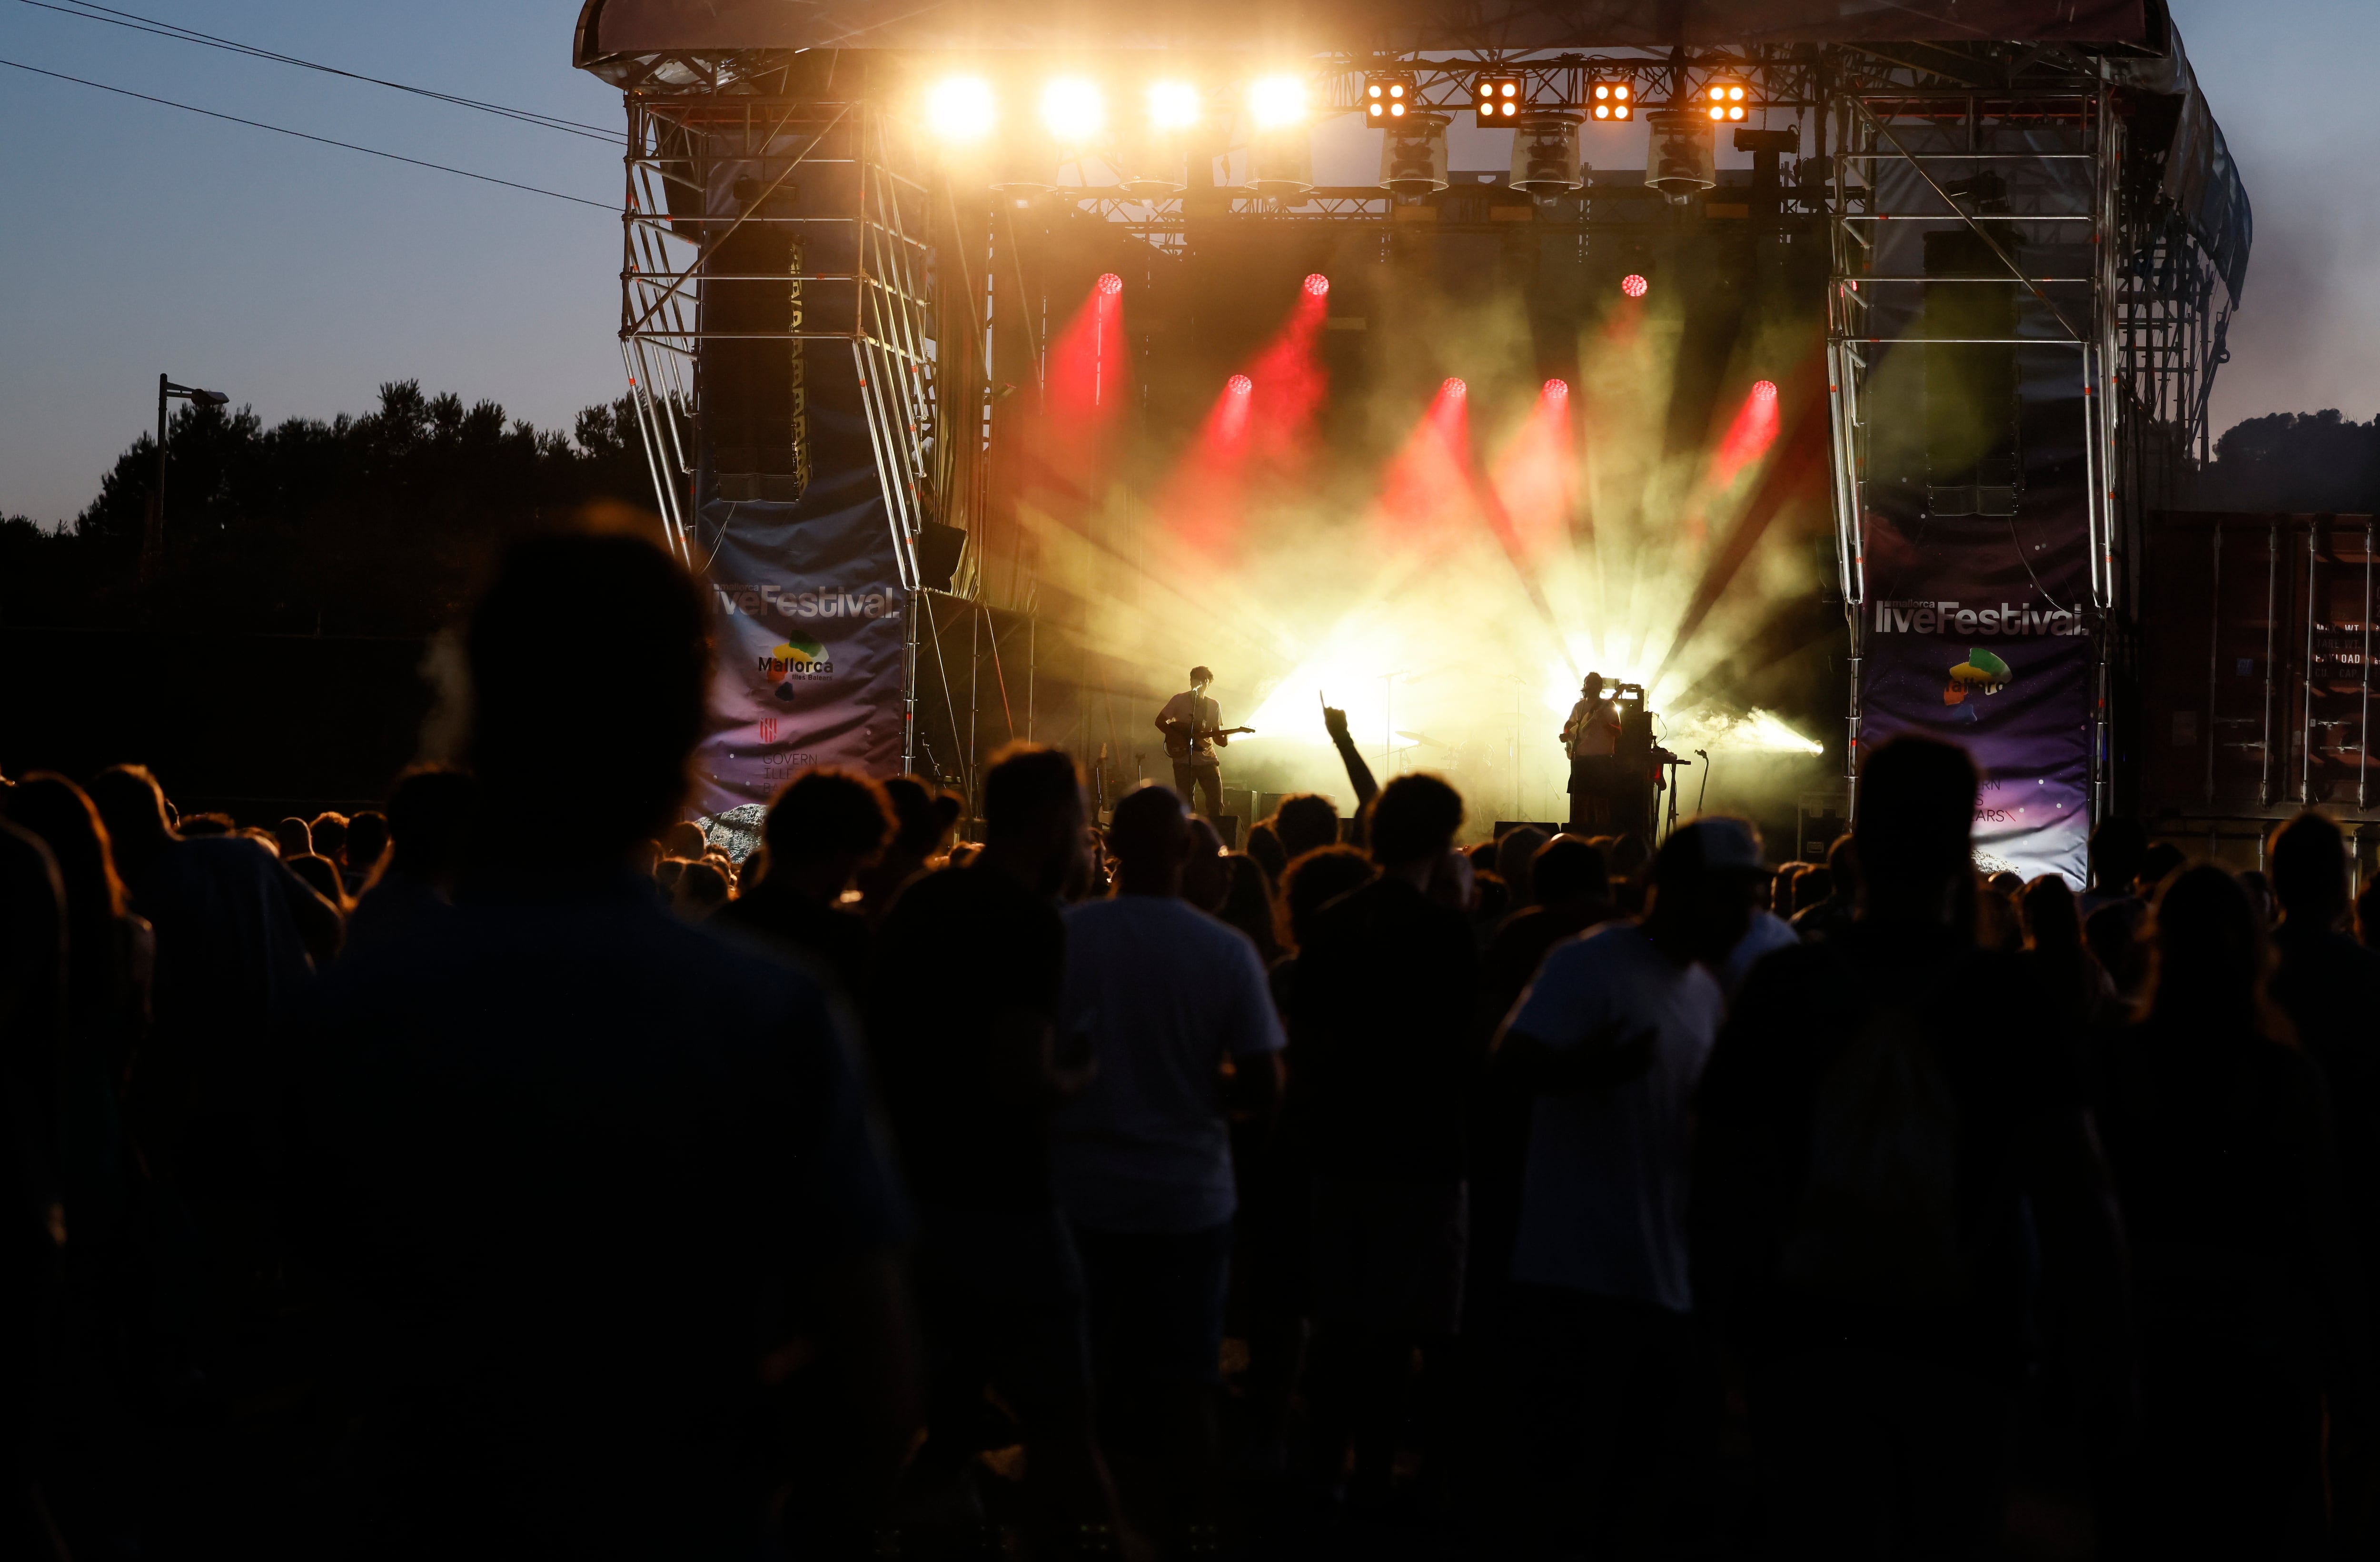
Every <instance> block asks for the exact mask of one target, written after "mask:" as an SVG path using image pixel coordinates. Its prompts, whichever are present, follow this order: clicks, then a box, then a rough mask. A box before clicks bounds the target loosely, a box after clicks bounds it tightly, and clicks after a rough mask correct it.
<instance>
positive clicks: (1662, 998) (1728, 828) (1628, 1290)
mask: <svg viewBox="0 0 2380 1562" xmlns="http://www.w3.org/2000/svg"><path fill="white" fill-rule="evenodd" d="M1767 877H1768V867H1767V862H1766V861H1765V860H1764V859H1763V856H1762V852H1761V847H1760V836H1759V834H1758V832H1757V831H1755V829H1754V828H1753V827H1752V825H1751V824H1748V823H1747V822H1745V821H1743V820H1742V819H1734V818H1729V817H1727V816H1725V815H1717V814H1713V815H1706V816H1704V817H1702V818H1698V819H1694V820H1691V821H1689V822H1687V823H1686V824H1681V825H1680V826H1679V827H1678V828H1677V829H1676V830H1675V831H1674V832H1672V833H1671V835H1670V838H1669V839H1668V840H1666V841H1664V842H1662V843H1661V848H1660V850H1659V852H1658V854H1656V856H1655V857H1654V859H1653V871H1652V897H1651V901H1650V903H1649V905H1648V906H1647V908H1646V909H1645V915H1644V916H1642V917H1639V918H1632V919H1627V920H1622V921H1612V922H1607V923H1605V924H1604V925H1603V926H1601V927H1599V928H1597V929H1596V930H1595V931H1594V932H1592V933H1588V934H1584V935H1582V936H1580V937H1578V938H1575V939H1573V940H1572V941H1570V942H1568V943H1566V944H1560V945H1557V946H1555V947H1554V948H1553V950H1552V951H1551V952H1550V953H1548V955H1547V956H1546V959H1545V964H1544V965H1543V966H1541V967H1540V968H1539V969H1538V971H1537V976H1536V981H1535V982H1532V983H1531V984H1530V986H1529V988H1528V990H1527V991H1526V992H1524V994H1523V995H1521V1001H1520V1003H1519V1005H1518V1006H1517V1007H1515V1008H1514V1009H1513V1011H1512V1016H1511V1018H1510V1019H1507V1020H1506V1021H1505V1022H1504V1027H1503V1030H1502V1031H1501V1033H1500V1035H1499V1037H1498V1038H1497V1056H1496V1066H1497V1068H1499V1069H1500V1070H1505V1071H1507V1072H1508V1074H1509V1076H1510V1077H1512V1078H1514V1079H1516V1080H1525V1081H1526V1082H1528V1083H1529V1084H1530V1085H1531V1086H1532V1087H1533V1088H1534V1089H1535V1090H1536V1092H1537V1098H1536V1107H1535V1111H1534V1113H1533V1121H1532V1124H1531V1131H1530V1138H1529V1160H1528V1170H1527V1174H1526V1178H1525V1180H1524V1185H1523V1190H1522V1197H1521V1222H1520V1230H1519V1235H1518V1237H1517V1239H1515V1241H1514V1243H1513V1251H1512V1280H1513V1295H1512V1329H1511V1334H1510V1336H1509V1337H1510V1339H1511V1341H1512V1356H1511V1357H1510V1359H1509V1362H1508V1373H1507V1379H1508V1392H1510V1393H1511V1394H1512V1402H1511V1411H1512V1413H1511V1414H1510V1415H1508V1416H1507V1417H1505V1418H1502V1419H1503V1421H1504V1424H1506V1425H1507V1426H1509V1427H1511V1428H1512V1433H1513V1446H1512V1451H1511V1454H1510V1456H1509V1458H1508V1460H1507V1461H1506V1467H1507V1468H1508V1470H1510V1471H1511V1472H1512V1479H1514V1480H1515V1481H1516V1482H1517V1483H1520V1484H1521V1486H1522V1489H1521V1490H1519V1491H1516V1492H1514V1493H1513V1494H1512V1496H1513V1499H1514V1500H1513V1501H1512V1503H1510V1504H1508V1505H1503V1506H1504V1507H1506V1510H1507V1511H1508V1512H1509V1513H1510V1514H1511V1515H1512V1522H1514V1523H1515V1524H1516V1525H1518V1526H1520V1528H1521V1531H1522V1532H1521V1533H1519V1534H1516V1535H1514V1536H1512V1537H1511V1538H1512V1540H1513V1541H1514V1543H1515V1545H1516V1548H1517V1549H1520V1550H1523V1551H1525V1552H1528V1553H1529V1554H1532V1555H1534V1554H1535V1553H1536V1551H1538V1550H1541V1549H1543V1548H1544V1546H1545V1545H1546V1544H1548V1542H1549V1541H1550V1540H1551V1539H1553V1538H1554V1537H1553V1533H1552V1531H1554V1530H1555V1529H1556V1528H1557V1527H1558V1526H1559V1527H1560V1528H1564V1529H1567V1528H1569V1527H1571V1526H1573V1525H1583V1526H1584V1527H1585V1529H1586V1530H1589V1531H1594V1532H1597V1533H1599V1534H1606V1535H1610V1536H1614V1537H1617V1536H1620V1535H1624V1534H1640V1535H1641V1534H1648V1533H1649V1532H1650V1528H1649V1527H1650V1526H1651V1525H1652V1524H1653V1523H1654V1522H1655V1521H1656V1519H1658V1508H1659V1505H1660V1501H1661V1494H1662V1492H1663V1491H1664V1490H1665V1489H1666V1486H1667V1482H1666V1481H1665V1480H1664V1477H1665V1475H1667V1474H1669V1473H1670V1470H1671V1468H1672V1467H1671V1465H1670V1459H1671V1458H1672V1457H1673V1455H1674V1451H1675V1450H1674V1442H1675V1438H1674V1434H1673V1433H1672V1432H1671V1430H1670V1429H1671V1428H1672V1427H1673V1426H1674V1424H1675V1411H1676V1407H1677V1406H1678V1404H1679V1402H1680V1398H1681V1396H1682V1394H1683V1393H1684V1390H1685V1385H1686V1383H1687V1374H1688V1373H1689V1371H1690V1369H1691V1367H1692V1363H1693V1361H1694V1340H1693V1331H1692V1325H1691V1324H1690V1323H1689V1320H1688V1313H1689V1311H1690V1309H1691V1307H1692V1305H1693V1295H1692V1292H1691V1291H1690V1289H1689V1287H1688V1285H1687V1268H1686V1256H1687V1255H1686V1230H1685V1209H1686V1182H1687V1172H1688V1164H1689V1157H1688V1135H1687V1113H1688V1107H1689V1104H1690V1102H1691V1100H1692V1098H1693V1094H1694V1085H1695V1082H1696V1080H1699V1079H1700V1078H1701V1075H1702V1068H1703V1060H1704V1059H1705V1058H1706V1057H1707V1056H1709V1055H1710V1049H1711V1044H1712V1043H1713V1041H1714V1040H1715V1039H1716V1038H1717V1036H1718V1026H1719V1020H1720V1018H1721V1015H1722V1013H1723V1012H1724V1009H1725V1007H1726V1005H1725V999H1724V997H1723V995H1722V994H1721V991H1720V987H1719V982H1718V979H1717V978H1716V977H1714V976H1713V974H1712V971H1713V970H1716V969H1717V968H1718V967H1719V966H1720V965H1722V964H1723V963H1724V962H1725V960H1726V959H1727V958H1728V955H1729V953H1730V951H1731V950H1733V949H1734V948H1735V946H1737V944H1738V943H1739V942H1741V941H1742V939H1743V934H1744V930H1745V928H1746V927H1748V926H1749V925H1750V922H1751V919H1752V911H1753V904H1754V900H1755V895H1756V891H1757V889H1758V887H1759V886H1760V885H1764V884H1765V883H1766V882H1767ZM1582 1460H1600V1461H1602V1462H1603V1465H1604V1468H1602V1469H1600V1470H1597V1471H1596V1473H1595V1475H1594V1476H1593V1477H1591V1478H1590V1479H1589V1480H1588V1481H1587V1482H1585V1483H1584V1489H1585V1490H1586V1491H1588V1492H1591V1493H1595V1494H1598V1495H1595V1496H1592V1497H1590V1498H1589V1499H1588V1501H1589V1504H1590V1507H1593V1508H1595V1509H1597V1511H1590V1512H1585V1513H1581V1512H1578V1511H1575V1510H1574V1509H1570V1510H1567V1511H1563V1512H1561V1513H1560V1516H1559V1518H1558V1517H1557V1510H1556V1505H1557V1504H1562V1505H1569V1504H1571V1503H1573V1501H1574V1498H1573V1495H1572V1494H1573V1492H1574V1491H1576V1490H1578V1489H1580V1487H1579V1486H1577V1485H1573V1479H1574V1471H1575V1470H1576V1469H1577V1467H1578V1465H1579V1464H1580V1462H1581V1461H1582Z"/></svg>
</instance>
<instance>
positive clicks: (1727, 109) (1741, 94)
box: [1703, 77, 1752, 124]
mask: <svg viewBox="0 0 2380 1562" xmlns="http://www.w3.org/2000/svg"><path fill="white" fill-rule="evenodd" d="M1751 101H1752V89H1750V88H1749V87H1746V86H1745V85H1744V84H1743V82H1741V81H1738V80H1734V79H1731V78H1728V77H1714V78H1713V79H1711V84H1710V85H1709V86H1707V87H1706V88H1704V89H1703V104H1704V105H1705V106H1704V110H1703V111H1704V112H1705V113H1706V114H1707V115H1709V116H1710V117H1711V120H1712V122H1713V123H1714V124H1725V123H1728V122H1730V121H1733V122H1734V123H1737V124H1742V123H1743V116H1744V111H1745V109H1746V107H1747V106H1748V105H1749V104H1750V103H1751Z"/></svg>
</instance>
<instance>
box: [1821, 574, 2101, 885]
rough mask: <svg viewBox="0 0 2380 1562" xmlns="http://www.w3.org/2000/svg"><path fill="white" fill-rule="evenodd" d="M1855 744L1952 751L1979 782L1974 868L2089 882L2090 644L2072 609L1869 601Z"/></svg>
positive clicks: (2018, 602) (1979, 598) (1993, 602)
mask: <svg viewBox="0 0 2380 1562" xmlns="http://www.w3.org/2000/svg"><path fill="white" fill-rule="evenodd" d="M1867 613H1868V626H1867V636H1868V638H1867V648H1866V659H1865V662H1864V666H1863V672H1864V679H1863V682H1864V689H1863V691H1862V696H1861V702H1862V707H1863V711H1864V717H1865V719H1864V721H1863V722H1862V724H1861V741H1862V743H1863V744H1864V745H1866V746H1869V747H1873V746H1874V745H1876V744H1877V743H1881V742H1883V741H1884V740H1885V739H1886V738H1890V737H1892V736H1893V735H1894V734H1896V733H1900V732H1923V733H1925V734H1927V735H1928V736H1930V737H1935V738H1947V739H1949V740H1950V741H1951V742H1954V743H1957V744H1959V745H1960V746H1961V747H1962V748H1964V749H1965V750H1967V752H1968V753H1969V754H1971V755H1972V756H1973V759H1974V762H1975V767H1976V769H1977V770H1979V771H1981V772H1982V773H1983V778H1984V787H1983V793H1982V795H1981V797H1980V798H1979V799H1977V801H1976V804H1975V866H1976V867H1977V868H1978V869H1980V870H1982V871H1983V872H1985V873H1998V872H2000V871H2001V870H2003V869H2008V870H2012V871H2013V872H2015V873H2019V874H2021V875H2022V876H2023V877H2025V878H2027V879H2031V878H2034V876H2036V875H2038V874H2041V873H2059V874H2063V875H2064V876H2065V878H2066V880H2067V882H2068V883H2069V884H2070V885H2073V886H2074V887H2075V888H2077V889H2080V888H2082V887H2083V884H2084V882H2085V873H2086V872H2087V869H2086V847H2087V845H2088V838H2089V836H2090V831H2091V670H2092V666H2093V665H2094V657H2093V652H2092V641H2091V637H2090V635H2089V634H2088V633H2087V632H2086V629H2085V626H2084V624H2083V621H2082V620H2081V619H2079V618H2077V617H2075V616H2074V615H2073V614H2072V613H2071V612H2070V611H2069V610H2068V609H2065V608H2061V607H2057V606H2054V605H2045V604H2042V603H2041V602H2040V601H2038V600H2037V599H2036V600H2035V601H2033V602H2026V601H2023V600H2022V596H2021V594H2020V595H2019V596H2018V597H2017V598H2016V599H2013V600H2011V599H2003V598H1999V597H1994V596H1985V595H1983V594H1982V593H1978V592H1965V593H1964V594H1963V599H1961V598H1960V597H1953V596H1949V595H1945V596H1943V597H1938V598H1934V599H1929V600H1926V601H1916V600H1913V599H1903V600H1900V601H1873V602H1870V603H1869V604H1868V606H1867Z"/></svg>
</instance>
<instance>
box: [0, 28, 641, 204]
mask: <svg viewBox="0 0 2380 1562" xmlns="http://www.w3.org/2000/svg"><path fill="white" fill-rule="evenodd" d="M0 65H5V66H9V67H13V68H15V69H18V70H29V71H31V72H32V73H33V74H34V75H36V76H46V77H49V78H50V79H53V80H57V81H71V82H73V83H74V84H75V85H76V86H78V87H96V88H98V89H99V90H100V91H101V92H114V93H115V95H116V96H118V97H124V98H139V99H140V101H141V102H142V103H153V104H164V106H166V107H167V108H178V109H182V110H185V111H187V112H188V113H191V114H203V115H205V116H207V117H208V118H210V119H228V120H230V121H231V122H232V123H233V124H235V125H248V126H252V127H254V128H257V129H259V130H272V131H274V132H277V133H278V134H281V135H284V136H295V137H297V139H298V140H301V141H320V142H321V143H322V145H324V146H337V147H345V148H346V150H347V151H349V152H360V153H366V154H367V155H369V156H372V157H385V158H387V159H388V160H389V161H390V162H392V163H410V164H412V165H414V166H415V167H417V168H434V169H436V170H437V171H438V172H439V173H442V174H460V175H462V176H463V177H465V178H467V179H478V180H479V181H480V182H481V183H482V184H492V185H503V186H504V188H505V189H524V190H527V191H528V193H529V194H531V195H550V196H552V197H553V199H555V200H556V201H576V202H577V203H578V204H579V205H581V206H592V207H594V208H595V209H596V210H597V211H600V212H613V211H617V210H618V208H617V207H615V206H613V204H612V203H611V202H610V201H589V200H588V199H587V198H586V197H585V196H583V195H565V194H563V193H562V191H560V190H558V189H541V188H540V187H539V186H537V185H525V184H519V183H516V182H515V181H514V180H511V179H500V178H498V177H495V176H494V175H493V174H475V173H473V172H471V170H470V169H468V168H455V167H450V166H448V165H446V164H443V163H428V162H424V161H423V160H422V159H420V158H419V157H407V156H406V155H404V154H403V153H395V152H383V151H381V150H380V149H379V148H378V147H371V146H358V145H357V144H356V143H355V142H353V141H338V140H332V139H331V138H330V137H328V136H317V135H310V134H309V133H308V132H306V131H304V130H293V129H291V128H288V127H287V126H286V125H267V124H266V123H265V122H264V121H263V120H261V119H242V118H241V117H240V116H238V115H237V114H218V113H217V112H215V111H214V110H213V109H212V108H200V107H199V106H198V105H197V104H186V103H176V102H175V101H174V100H173V99H171V98H152V97H151V96H150V95H149V94H148V93H146V92H133V91H131V90H130V89H128V88H124V87H111V86H109V85H108V84H107V83H106V82H104V81H87V80H85V79H83V78H81V77H79V76H68V75H67V74H66V73H64V72H63V71H56V70H43V69H42V67H40V66H37V65H27V64H25V63H24V62H23V61H22V60H9V59H0Z"/></svg>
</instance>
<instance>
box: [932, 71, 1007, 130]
mask: <svg viewBox="0 0 2380 1562" xmlns="http://www.w3.org/2000/svg"><path fill="white" fill-rule="evenodd" d="M999 117H1000V108H999V104H998V100H996V99H995V98H994V97H993V96H992V92H991V83H990V82H989V81H986V80H985V79H983V78H982V77H980V76H949V77H944V78H943V79H941V80H940V81H937V82H935V83H934V85H933V87H932V88H931V89H930V90H929V92H927V93H926V123H927V125H928V126H929V128H931V129H932V130H933V132H934V134H935V135H937V136H940V137H941V139H942V140H946V141H959V142H965V141H978V140H982V139H983V138H984V137H985V136H987V135H989V134H990V131H991V128H992V125H993V124H994V123H995V122H996V121H997V120H998V119H999Z"/></svg>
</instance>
